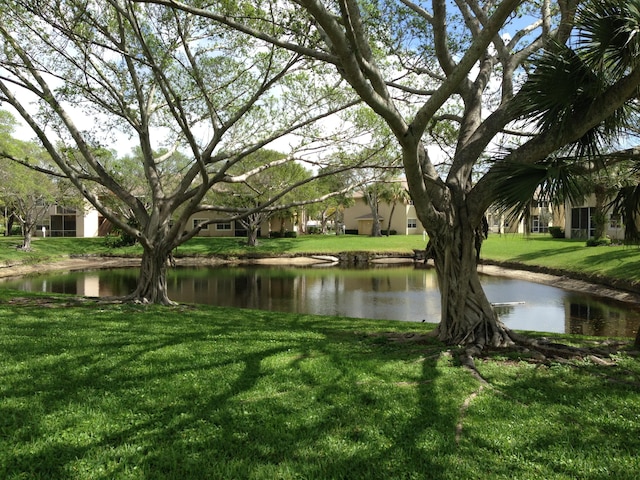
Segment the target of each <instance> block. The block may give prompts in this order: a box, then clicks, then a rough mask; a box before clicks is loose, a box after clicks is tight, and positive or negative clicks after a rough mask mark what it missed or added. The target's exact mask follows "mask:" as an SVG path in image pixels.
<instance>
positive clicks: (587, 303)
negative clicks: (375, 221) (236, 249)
mask: <svg viewBox="0 0 640 480" xmlns="http://www.w3.org/2000/svg"><path fill="white" fill-rule="evenodd" d="M136 278H137V270H136V269H112V270H94V271H86V272H74V273H67V274H59V273H58V274H55V275H46V276H45V275H42V276H34V277H25V278H22V279H19V280H12V281H6V282H3V283H1V284H0V286H1V287H3V288H14V289H20V290H26V291H38V292H54V293H69V294H75V295H87V296H119V295H125V294H127V293H130V292H131V291H132V290H133V289H134V288H135V284H136ZM482 282H483V285H484V288H485V291H486V292H487V296H488V297H489V300H490V301H491V302H493V303H496V304H508V305H507V306H499V307H496V308H497V309H498V311H499V314H500V318H501V319H502V321H503V322H505V323H506V324H507V326H509V327H510V328H513V329H517V330H533V331H540V332H558V333H578V334H585V335H599V336H610V337H614V336H616V337H617V336H626V337H631V336H634V335H635V332H636V330H637V328H638V326H639V325H640V307H637V306H635V305H630V304H626V303H621V302H617V301H613V300H609V299H605V298H601V297H595V296H593V295H588V294H582V293H575V292H569V291H565V290H562V289H559V288H556V287H549V286H546V285H541V284H537V283H531V282H526V281H522V280H513V279H508V278H503V277H494V276H483V277H482ZM168 289H169V296H170V298H171V299H173V300H176V301H178V302H190V303H204V304H211V305H219V306H233V307H242V308H257V309H263V310H271V311H281V312H295V313H310V314H319V315H338V316H346V317H360V318H377V319H390V320H404V321H413V322H422V321H426V322H431V323H437V322H438V321H439V318H440V294H439V292H438V288H437V279H436V275H435V271H434V270H432V269H422V268H420V269H415V268H413V267H386V268H375V269H367V270H361V269H358V270H354V269H342V268H273V267H254V266H250V267H249V266H238V267H228V266H226V267H217V268H213V267H211V268H177V269H173V270H171V271H170V273H169V278H168Z"/></svg>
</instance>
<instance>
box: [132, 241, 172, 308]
mask: <svg viewBox="0 0 640 480" xmlns="http://www.w3.org/2000/svg"><path fill="white" fill-rule="evenodd" d="M170 259H171V250H170V249H169V250H167V249H161V248H156V249H146V248H145V249H144V253H143V254H142V263H141V264H140V274H139V276H138V286H137V287H136V290H135V292H134V293H133V294H132V295H131V298H132V299H133V300H134V301H139V302H142V303H157V304H162V305H174V304H175V302H172V301H171V300H170V299H169V294H168V292H167V269H168V267H169V262H170Z"/></svg>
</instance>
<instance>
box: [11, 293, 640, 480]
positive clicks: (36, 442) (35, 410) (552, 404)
mask: <svg viewBox="0 0 640 480" xmlns="http://www.w3.org/2000/svg"><path fill="white" fill-rule="evenodd" d="M15 295H17V293H15V292H0V478H8V479H17V478H42V479H44V478H61V479H62V478H69V479H71V478H73V479H76V478H77V479H84V478H91V479H112V478H125V479H128V478H131V479H142V478H176V479H178V478H180V479H189V478H194V479H195V478H197V479H201V478H221V479H222V478H225V479H226V478H253V479H272V478H282V479H293V478H313V479H316V478H318V479H333V478H336V479H337V478H349V479H359V478H362V479H365V478H366V479H376V478H434V479H438V478H442V479H459V478H486V479H492V478H496V479H497V478H621V479H624V478H629V479H631V478H636V477H637V472H638V471H640V459H639V458H638V456H637V455H636V453H637V451H638V449H639V448H640V413H639V412H640V395H638V393H640V389H639V387H638V381H639V379H640V364H639V362H638V360H636V359H633V358H630V357H628V356H626V355H624V354H622V355H621V357H620V358H619V367H617V368H615V369H614V368H610V369H604V367H596V366H594V365H591V364H589V363H584V364H580V365H578V366H567V365H554V366H552V367H538V368H534V367H532V366H531V365H529V364H526V363H519V362H517V361H513V360H509V361H505V360H504V359H503V358H501V357H495V358H488V359H486V360H484V361H482V362H480V361H479V362H478V368H479V370H480V371H481V373H482V374H483V375H484V376H485V378H487V380H488V381H489V383H490V388H484V390H482V392H480V393H479V395H478V396H477V397H476V398H475V399H474V400H473V401H471V402H470V403H469V408H468V409H467V410H466V411H465V412H464V416H463V415H462V413H461V408H462V405H463V403H464V401H465V400H466V399H468V398H469V396H470V395H471V394H472V393H474V392H478V391H479V386H480V385H479V383H478V381H477V380H475V379H474V378H473V377H472V376H471V375H470V374H469V373H468V372H467V371H466V370H465V369H463V368H460V367H459V366H458V365H457V363H456V361H455V360H454V359H455V355H453V356H452V355H451V354H450V353H449V352H448V350H447V349H446V347H444V346H442V345H441V344H439V343H438V342H436V341H435V340H433V339H429V338H426V337H423V336H420V335H414V333H426V332H428V331H429V330H430V329H431V328H432V326H430V325H427V324H422V325H418V326H416V325H415V324H404V323H402V322H385V321H379V320H375V321H370V320H360V319H347V318H336V317H318V316H311V315H293V314H281V313H270V312H262V311H246V310H237V309H228V308H215V307H204V306H203V307H200V306H199V307H192V306H179V307H175V308H166V307H164V308H163V307H154V306H149V307H143V306H139V305H138V306H137V305H104V304H99V303H96V302H94V301H76V300H73V299H69V298H65V297H59V298H60V299H62V300H49V299H48V297H38V296H33V297H30V296H27V298H30V300H27V301H25V302H21V301H20V300H19V299H13V298H14V296H15ZM21 295H22V294H21ZM387 332H395V334H394V335H389V334H387ZM612 379H613V380H617V381H611V380H612ZM462 417H463V418H462ZM460 422H462V435H461V439H460V442H459V443H457V442H456V439H455V433H456V425H458V423H460Z"/></svg>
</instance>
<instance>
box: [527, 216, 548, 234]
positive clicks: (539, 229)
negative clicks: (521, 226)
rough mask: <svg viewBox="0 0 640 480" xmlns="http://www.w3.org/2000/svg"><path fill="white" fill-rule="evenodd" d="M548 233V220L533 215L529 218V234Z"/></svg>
mask: <svg viewBox="0 0 640 480" xmlns="http://www.w3.org/2000/svg"><path fill="white" fill-rule="evenodd" d="M548 231H549V220H548V219H547V218H545V217H544V216H543V215H534V216H533V217H531V232H533V233H547V232H548Z"/></svg>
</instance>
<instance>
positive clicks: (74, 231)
mask: <svg viewBox="0 0 640 480" xmlns="http://www.w3.org/2000/svg"><path fill="white" fill-rule="evenodd" d="M104 221H105V219H104V218H103V217H102V216H101V215H100V214H99V213H98V211H97V210H95V209H94V208H90V207H86V208H81V209H78V208H70V207H64V206H60V205H52V206H51V207H49V211H48V212H47V214H46V215H45V216H44V217H43V219H42V221H41V223H40V224H39V225H38V226H37V227H36V232H35V234H36V236H39V237H41V236H43V235H46V236H47V237H85V238H86V237H97V236H99V234H100V226H101V224H103V223H104Z"/></svg>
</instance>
